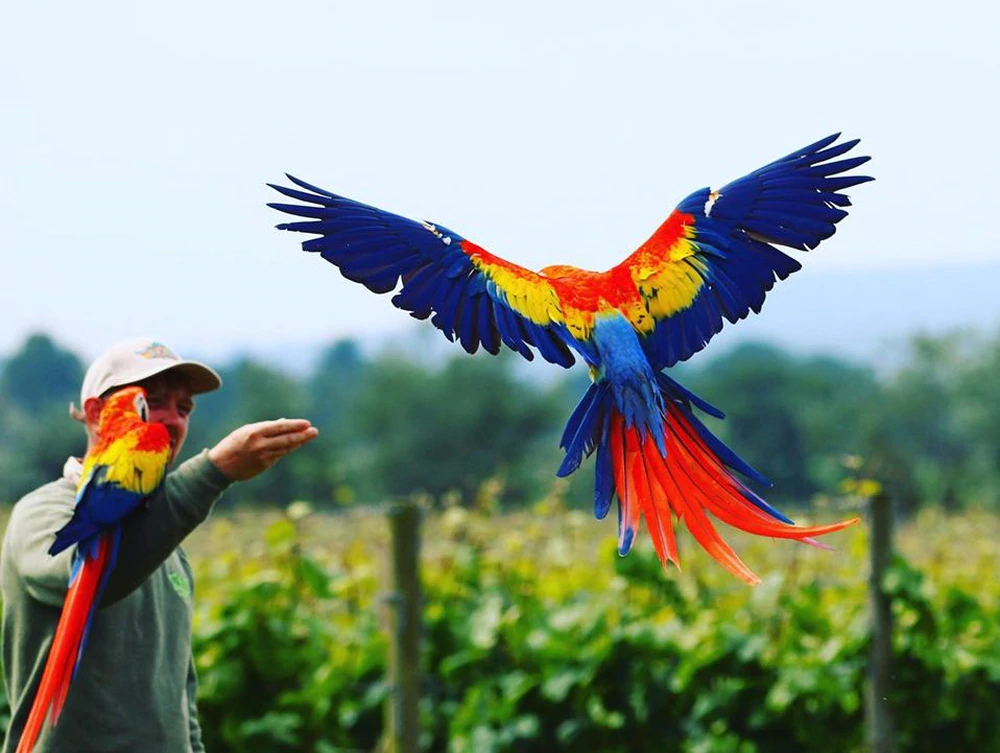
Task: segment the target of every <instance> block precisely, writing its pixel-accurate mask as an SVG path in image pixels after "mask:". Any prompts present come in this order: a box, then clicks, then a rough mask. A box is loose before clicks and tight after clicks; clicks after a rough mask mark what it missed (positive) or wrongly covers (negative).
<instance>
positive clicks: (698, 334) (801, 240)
mask: <svg viewBox="0 0 1000 753" xmlns="http://www.w3.org/2000/svg"><path fill="white" fill-rule="evenodd" d="M839 136H840V134H834V135H832V136H828V137H826V138H824V139H821V140H819V141H817V142H815V143H814V144H810V145H809V146H807V147H804V148H803V149H799V150H796V151H794V152H792V153H790V154H788V155H786V156H785V157H782V158H781V159H779V160H775V161H774V162H772V163H771V164H769V165H765V166H764V167H762V168H760V169H759V170H756V171H754V172H752V173H750V174H749V175H746V176H744V177H742V178H739V179H738V180H735V181H732V182H731V183H729V184H727V185H725V186H723V187H722V188H721V189H719V190H718V191H717V192H716V193H715V195H714V200H713V194H712V192H711V191H710V190H709V189H708V188H703V189H701V190H699V191H695V192H694V193H692V194H690V195H689V196H688V197H687V198H686V199H684V200H683V201H682V202H681V203H680V204H678V206H677V211H679V212H682V213H684V214H688V215H691V216H692V217H694V236H693V238H692V241H693V243H694V244H695V246H696V247H697V249H698V250H697V252H696V256H697V257H698V259H699V260H700V261H701V264H700V265H699V267H693V270H694V273H695V274H698V275H699V276H701V278H702V280H703V282H704V284H703V285H702V287H701V289H700V291H699V292H698V293H697V295H696V296H695V298H694V300H693V301H692V302H691V304H690V306H688V307H687V308H685V309H683V310H681V311H679V312H676V313H675V314H673V315H672V316H670V317H668V318H666V319H664V320H663V321H661V322H659V323H658V324H657V326H656V328H655V329H654V330H653V332H651V333H649V334H647V335H646V337H645V339H644V341H643V348H644V350H645V351H646V354H647V355H648V356H649V359H650V362H651V363H652V364H653V366H654V368H656V369H658V370H659V369H662V368H665V367H668V366H672V365H674V364H675V363H677V362H678V361H682V360H685V359H687V358H690V357H691V355H693V354H694V353H696V352H697V351H699V350H701V349H702V348H704V347H705V345H706V344H707V343H708V341H709V340H710V339H711V338H712V337H713V336H714V335H715V334H717V333H718V332H719V331H721V330H722V327H723V326H724V322H725V321H729V322H736V321H738V320H740V319H742V318H744V317H746V316H747V315H748V314H749V312H750V311H753V312H755V313H759V312H760V310H761V307H762V306H763V304H764V299H765V297H766V294H767V292H768V291H769V290H770V289H771V288H772V287H774V284H775V282H776V281H777V280H783V279H785V278H786V277H788V275H790V274H792V273H793V272H795V271H797V270H799V269H801V266H802V265H801V264H799V262H798V261H796V260H795V259H793V258H792V257H790V256H788V255H787V254H785V253H784V252H782V251H780V250H779V249H778V248H776V247H775V246H776V245H780V246H786V247H788V248H794V249H798V250H802V251H808V250H811V249H814V248H816V246H818V245H819V244H820V243H821V242H822V241H823V240H825V239H827V238H829V237H830V236H832V235H833V234H834V232H835V231H836V225H837V223H838V222H840V221H841V220H842V219H844V217H846V216H847V212H846V211H844V209H842V207H846V206H850V199H849V198H848V197H847V196H846V195H844V194H842V193H839V192H840V191H843V190H844V189H847V188H850V187H852V186H856V185H859V184H861V183H865V182H867V181H870V180H872V178H871V177H869V176H865V175H842V173H845V172H847V171H850V170H853V169H855V168H857V167H859V166H861V165H863V164H864V163H866V162H867V161H868V160H869V157H867V156H863V157H848V158H845V159H839V160H835V161H831V160H834V159H835V158H837V157H841V156H842V155H844V154H846V153H847V152H849V151H850V150H851V149H853V148H854V147H855V146H856V145H857V144H858V143H859V141H858V139H852V140H849V141H845V142H842V143H839V144H834V142H835V141H836V140H837V139H838V138H839Z"/></svg>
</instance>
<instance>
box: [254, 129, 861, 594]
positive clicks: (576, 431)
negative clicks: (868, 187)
mask: <svg viewBox="0 0 1000 753" xmlns="http://www.w3.org/2000/svg"><path fill="white" fill-rule="evenodd" d="M838 137H839V134H835V135H833V136H829V137H827V138H825V139H822V140H821V141H817V142H816V143H815V144H811V145H810V146H807V147H805V148H804V149H800V150H798V151H796V152H793V153H791V154H789V155H788V156H786V157H782V158H781V159H779V160H777V161H775V162H772V163H771V164H769V165H767V166H766V167H763V168H761V169H759V170H757V171H755V172H753V173H750V174H749V175H747V176H745V177H742V178H740V179H739V180H736V181H733V182H732V183H730V184H729V185H727V186H724V187H722V188H721V189H718V190H715V191H712V190H710V189H708V188H703V189H701V190H699V191H696V192H694V193H693V194H691V195H690V196H688V197H687V198H686V199H684V200H683V201H682V202H681V203H680V204H679V205H678V206H677V208H676V209H675V210H674V211H673V212H672V213H671V215H670V216H669V217H667V219H666V221H665V222H664V223H663V224H662V225H661V226H660V227H659V229H658V230H657V231H656V232H655V233H653V235H652V237H650V238H649V240H647V241H646V242H645V243H644V244H642V245H641V246H640V247H639V248H638V249H637V250H636V251H635V252H634V253H633V254H632V255H631V256H629V257H628V258H627V259H625V261H623V262H622V263H621V264H619V265H618V266H616V267H613V268H612V269H610V270H608V271H607V272H590V271H587V270H583V269H578V268H576V267H571V266H565V265H558V266H551V267H546V268H545V269H542V270H541V271H540V272H532V271H531V270H528V269H525V268H523V267H520V266H518V265H516V264H511V263H510V262H507V261H504V260H503V259H500V258H498V257H496V256H494V255H493V254H491V253H489V252H488V251H486V250H485V249H483V248H480V247H479V246H477V245H476V244H475V243H473V242H472V241H469V240H466V239H465V238H463V237H462V236H460V235H459V234H458V233H455V232H453V231H451V230H448V229H447V228H445V227H442V226H440V225H435V224H432V223H430V222H414V221H412V220H408V219H406V218H404V217H400V216H398V215H395V214H391V213H389V212H385V211H383V210H381V209H376V208H375V207H371V206H367V205H365V204H360V203H358V202H355V201H352V200H350V199H347V198H344V197H341V196H337V195H336V194H333V193H330V192H328V191H325V190H323V189H321V188H316V187H315V186H312V185H309V184H308V183H304V182H303V181H300V180H298V179H296V178H293V177H292V176H291V175H289V176H288V178H289V180H291V181H292V182H293V183H295V184H296V185H298V186H299V187H300V188H303V189H305V191H299V190H296V189H293V188H285V187H282V186H276V185H271V184H269V185H271V187H272V188H274V189H276V190H277V191H279V192H281V193H282V194H284V195H286V196H288V197H291V198H293V199H297V200H299V201H303V202H306V204H305V205H303V204H269V206H271V207H273V208H275V209H279V210H281V211H282V212H286V213H288V214H292V215H297V216H301V217H306V218H309V219H307V220H305V221H301V222H288V223H283V224H280V225H278V228H280V229H282V230H294V231H297V232H302V233H312V234H315V235H318V236H319V237H317V238H312V239H310V240H306V241H304V242H303V244H302V248H303V249H304V250H306V251H318V252H319V253H320V254H321V255H322V257H323V258H324V259H326V260H327V261H329V262H331V263H332V264H335V265H336V266H337V267H339V268H340V271H341V273H342V274H343V275H344V277H346V278H347V279H349V280H353V281H355V282H360V283H362V284H363V285H365V286H366V287H367V288H368V289H369V290H372V291H373V292H375V293H388V292H391V291H394V290H396V289H397V287H398V292H397V293H396V295H395V296H394V297H393V298H392V302H393V303H394V304H395V305H396V306H397V307H399V308H401V309H404V310H406V311H409V312H410V313H411V315H412V316H414V317H415V318H417V319H426V318H427V317H431V323H432V324H434V326H436V327H437V328H438V329H440V330H441V331H442V332H444V334H445V336H446V337H448V339H449V340H454V339H458V340H459V341H460V342H461V344H462V346H463V347H464V348H465V349H466V350H467V351H468V352H470V353H473V352H475V351H476V349H477V348H478V346H479V345H480V344H481V345H482V346H483V348H485V349H486V350H487V351H489V352H490V353H497V352H498V351H499V349H500V346H501V344H503V345H506V346H507V347H509V348H511V349H512V350H515V351H517V352H518V353H520V354H522V355H523V356H524V357H525V358H527V359H529V360H531V359H532V357H533V355H532V351H531V348H532V347H534V348H535V349H536V350H537V351H538V352H539V353H540V354H541V356H542V357H543V358H545V359H546V360H548V361H551V362H553V363H556V364H559V365H560V366H564V367H569V366H570V365H572V364H573V363H574V361H575V358H574V351H575V352H576V353H577V354H578V355H579V356H580V357H581V358H583V360H584V361H585V362H586V363H587V364H588V365H589V366H590V373H591V378H592V380H593V384H591V386H590V388H589V389H588V390H587V392H586V394H585V395H584V396H583V399H582V400H581V401H580V403H579V405H578V406H577V407H576V410H575V411H574V412H573V414H572V415H571V416H570V419H569V422H568V423H567V425H566V429H565V432H564V434H563V438H562V443H561V446H562V447H563V448H564V449H565V451H566V456H565V459H564V461H563V463H562V466H561V467H560V468H559V471H558V474H559V475H560V476H565V475H568V474H569V473H572V472H573V471H574V470H576V468H577V467H578V466H579V465H580V462H581V460H582V458H583V455H584V454H586V455H588V456H589V455H590V454H592V453H595V452H596V454H597V459H596V476H595V484H594V512H595V514H596V516H597V517H598V518H603V517H604V516H605V515H606V514H607V512H608V510H609V508H610V506H611V502H612V500H614V499H617V500H618V550H619V552H620V553H621V554H622V555H624V554H626V553H627V552H628V551H629V549H630V548H631V547H632V544H633V542H634V540H635V534H636V530H637V528H638V525H639V518H640V517H644V518H645V520H646V526H647V528H648V529H649V531H650V534H651V536H652V540H653V544H654V546H655V548H656V552H657V554H658V555H659V557H660V559H661V561H662V562H663V563H664V565H666V563H667V561H672V562H674V563H675V564H679V562H678V556H677V545H676V542H675V540H674V532H673V526H672V520H671V513H673V514H676V515H677V517H678V518H680V519H683V520H684V522H685V523H686V524H687V527H688V529H689V530H690V531H691V533H692V534H693V535H694V537H695V539H697V541H698V542H699V543H700V544H701V545H702V546H703V547H704V548H705V549H706V550H708V552H709V553H711V555H712V556H713V557H714V558H715V559H716V560H718V561H719V562H720V563H721V564H722V565H723V566H724V567H725V568H726V569H728V570H729V571H730V572H731V573H733V574H734V575H736V576H737V577H739V578H742V579H743V580H745V581H747V582H748V583H750V584H755V583H757V582H759V579H758V578H757V576H756V575H754V574H753V573H752V572H751V571H750V569H749V568H748V567H747V566H746V565H745V564H744V563H743V562H742V561H741V560H740V558H739V557H738V556H737V555H736V553H735V552H734V551H733V550H732V549H731V548H730V546H729V545H728V544H727V543H726V542H725V541H723V539H722V538H721V537H720V536H719V534H718V532H717V531H716V529H715V527H714V526H713V524H712V522H711V520H710V519H709V517H708V516H707V515H706V511H708V512H710V513H712V514H713V515H714V516H715V517H716V518H718V519H719V520H721V521H723V522H725V523H728V524H730V525H732V526H735V527H736V528H739V529H742V530H744V531H748V532H750V533H754V534H760V535H765V536H775V537H781V538H790V539H798V540H802V541H807V542H809V543H815V542H814V541H812V539H811V537H813V536H818V535H821V534H825V533H830V532H832V531H837V530H840V529H841V528H844V527H845V526H848V525H850V524H851V523H854V522H856V520H857V519H856V518H855V519H852V520H847V521H843V522H840V523H834V524H832V525H825V526H810V527H800V526H796V525H794V524H793V523H792V521H791V520H789V519H788V518H787V517H786V516H785V515H783V514H782V513H780V512H779V511H777V510H775V509H774V508H773V507H771V506H770V505H768V504H767V503H766V502H765V501H764V500H763V499H761V498H760V497H759V496H758V495H757V494H755V493H754V492H753V491H752V490H751V489H749V488H748V487H747V486H746V485H745V484H744V483H743V482H741V481H740V480H739V479H738V478H737V476H736V475H735V474H734V471H735V472H738V473H740V474H743V475H745V476H747V477H749V478H752V479H756V480H758V481H761V482H764V483H767V482H766V479H764V478H763V477H762V476H761V475H760V474H759V473H757V471H755V470H754V469H753V468H751V467H750V466H748V465H747V464H746V463H745V462H743V461H742V460H741V459H740V458H739V457H737V456H736V454H735V453H733V452H732V450H730V449H729V448H728V447H726V446H725V445H724V444H723V443H722V442H721V441H719V440H718V439H717V438H716V437H714V436H713V435H712V434H711V432H709V430H708V429H707V428H706V427H705V426H704V425H703V424H702V423H701V422H700V421H699V420H698V419H697V418H696V417H695V415H694V412H693V408H695V407H696V408H698V409H700V410H702V411H704V412H706V413H708V414H710V415H713V416H718V417H720V418H721V417H722V415H723V414H722V413H721V412H720V411H719V410H718V409H716V408H714V407H713V406H711V405H709V404H708V403H706V402H705V401H704V400H702V399H700V398H699V397H697V396H696V395H694V394H693V393H691V392H689V391H688V390H686V389H685V388H684V387H682V386H681V385H680V384H678V383H677V382H675V381H674V380H673V379H671V378H670V377H669V376H667V375H666V374H665V373H663V370H664V369H665V368H667V367H669V366H673V365H674V364H676V363H677V362H678V361H682V360H684V359H686V358H688V357H690V356H691V355H692V354H693V353H695V352H697V351H699V350H701V349H702V348H703V347H705V345H706V344H707V343H708V341H709V340H710V339H711V338H712V336H713V335H715V334H716V333H717V332H719V330H721V329H722V324H723V319H728V320H729V321H730V322H736V321H737V320H739V319H742V318H743V317H745V316H746V315H747V314H748V313H749V312H750V311H751V310H753V311H754V312H759V311H760V309H761V306H762V304H763V302H764V296H765V294H766V292H767V291H768V290H770V289H771V287H772V286H773V285H774V282H775V279H784V278H785V277H787V276H788V275H790V274H791V273H792V272H794V271H796V270H797V269H799V268H800V265H799V263H798V262H797V261H795V260H794V259H792V258H791V257H789V256H786V255H785V254H784V253H782V252H781V251H779V250H778V249H777V248H775V246H774V245H773V244H777V245H782V246H787V247H789V248H795V249H799V250H803V251H807V250H810V249H813V248H815V247H816V246H817V245H818V244H819V243H820V241H822V240H824V239H825V238H829V237H830V236H831V235H833V233H834V230H835V229H836V228H835V226H836V223H838V222H839V221H840V220H842V219H843V218H844V217H846V216H847V212H846V211H845V210H844V209H843V207H847V206H850V200H849V199H848V197H847V196H846V195H844V194H843V193H841V192H842V191H843V190H844V189H846V188H849V187H851V186H855V185H857V184H859V183H864V182H866V181H869V180H872V179H871V178H869V177H865V176H859V175H844V173H847V172H848V171H850V170H852V169H854V168H856V167H857V166H859V165H861V164H863V163H864V162H867V161H868V159H869V158H868V157H852V158H847V159H841V160H837V159H836V158H838V157H840V156H842V155H843V154H845V153H846V152H848V151H849V150H850V149H852V148H853V147H854V146H855V145H856V144H857V143H858V141H857V140H854V141H846V142H842V143H840V144H835V143H834V142H836V141H837V139H838ZM831 160H832V161H831ZM400 280H402V285H401V286H400Z"/></svg>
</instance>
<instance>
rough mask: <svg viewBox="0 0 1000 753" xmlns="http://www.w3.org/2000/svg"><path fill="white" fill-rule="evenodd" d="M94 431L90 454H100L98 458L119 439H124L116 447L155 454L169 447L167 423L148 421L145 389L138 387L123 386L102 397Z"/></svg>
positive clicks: (119, 440) (161, 452) (118, 441)
mask: <svg viewBox="0 0 1000 753" xmlns="http://www.w3.org/2000/svg"><path fill="white" fill-rule="evenodd" d="M97 435H98V437H99V439H98V442H97V445H96V447H94V449H93V451H92V453H91V454H93V455H95V456H98V457H100V458H101V462H105V460H106V459H104V457H103V456H104V454H105V452H106V451H108V450H109V448H111V446H112V445H115V444H119V443H124V444H121V446H120V448H119V451H125V450H127V451H128V452H140V453H153V454H154V455H156V456H159V455H162V454H163V453H168V452H169V450H170V432H169V431H168V430H167V427H166V426H164V425H163V424H161V423H155V422H154V423H150V422H149V405H148V404H147V402H146V390H145V389H144V388H142V387H137V386H131V387H124V388H123V389H120V390H116V391H115V392H112V393H111V394H110V395H108V396H107V397H106V398H104V405H102V406H101V414H100V417H99V419H98V428H97ZM157 462H158V461H157Z"/></svg>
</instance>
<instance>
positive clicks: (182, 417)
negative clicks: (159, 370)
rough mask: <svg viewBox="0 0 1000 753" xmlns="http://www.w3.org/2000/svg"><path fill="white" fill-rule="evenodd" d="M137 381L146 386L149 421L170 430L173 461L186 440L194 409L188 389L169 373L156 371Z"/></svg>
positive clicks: (182, 382)
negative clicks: (154, 374) (148, 376)
mask: <svg viewBox="0 0 1000 753" xmlns="http://www.w3.org/2000/svg"><path fill="white" fill-rule="evenodd" d="M140 384H141V386H143V387H145V388H146V402H147V403H148V404H149V420H150V421H151V422H156V423H161V424H163V425H164V426H166V427H167V431H169V432H170V462H171V463H172V462H174V459H175V458H176V457H177V455H178V453H180V451H181V447H182V446H183V444H184V440H185V439H187V433H188V420H189V418H190V416H191V412H192V411H193V410H194V400H193V399H192V397H191V390H190V389H189V388H188V386H187V385H186V384H185V383H184V381H183V380H181V379H177V378H175V377H173V375H170V374H167V375H163V374H158V375H156V376H154V377H150V378H149V379H147V380H146V381H144V382H140Z"/></svg>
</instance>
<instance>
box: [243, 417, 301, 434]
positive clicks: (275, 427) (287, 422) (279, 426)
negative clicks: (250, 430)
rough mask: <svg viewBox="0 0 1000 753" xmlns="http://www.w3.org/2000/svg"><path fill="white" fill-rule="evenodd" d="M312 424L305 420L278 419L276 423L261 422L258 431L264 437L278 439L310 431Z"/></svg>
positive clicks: (257, 426)
mask: <svg viewBox="0 0 1000 753" xmlns="http://www.w3.org/2000/svg"><path fill="white" fill-rule="evenodd" d="M311 426H312V424H311V423H310V422H309V420H308V419H305V418H278V419H275V420H274V421H261V422H260V423H258V424H257V425H256V430H257V432H258V433H259V434H260V436H262V437H278V436H281V435H282V434H291V433H293V432H301V431H305V430H307V429H309V428H310V427H311Z"/></svg>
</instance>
